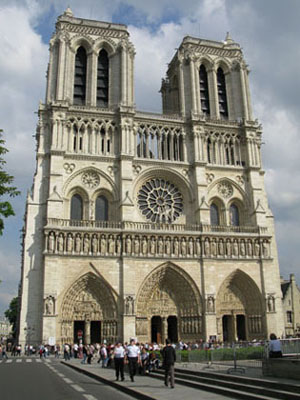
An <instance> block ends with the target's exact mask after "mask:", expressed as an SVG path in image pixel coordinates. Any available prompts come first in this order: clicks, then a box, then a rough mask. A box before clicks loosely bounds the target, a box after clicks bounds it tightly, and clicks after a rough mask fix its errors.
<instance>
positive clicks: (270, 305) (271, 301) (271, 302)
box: [267, 295, 275, 312]
mask: <svg viewBox="0 0 300 400" xmlns="http://www.w3.org/2000/svg"><path fill="white" fill-rule="evenodd" d="M267 309H268V311H269V312H274V311H275V298H274V296H272V295H270V296H268V299H267Z"/></svg>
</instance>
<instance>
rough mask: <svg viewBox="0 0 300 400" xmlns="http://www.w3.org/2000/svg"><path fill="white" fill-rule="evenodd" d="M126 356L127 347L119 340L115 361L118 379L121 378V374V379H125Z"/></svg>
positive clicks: (115, 349) (115, 351)
mask: <svg viewBox="0 0 300 400" xmlns="http://www.w3.org/2000/svg"><path fill="white" fill-rule="evenodd" d="M124 358H125V349H124V347H123V346H122V343H121V342H118V343H117V344H116V346H115V348H114V363H115V370H116V381H118V380H119V375H121V381H124V379H125V378H124Z"/></svg>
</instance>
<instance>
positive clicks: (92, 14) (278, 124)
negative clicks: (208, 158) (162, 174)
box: [0, 0, 300, 314]
mask: <svg viewBox="0 0 300 400" xmlns="http://www.w3.org/2000/svg"><path fill="white" fill-rule="evenodd" d="M68 4H69V5H70V6H71V9H72V11H73V13H74V15H75V16H77V17H82V18H90V19H98V20H102V21H112V22H115V23H124V24H127V25H128V29H129V32H130V35H131V41H132V42H133V44H134V45H135V50H136V58H135V93H136V103H137V108H138V109H139V110H146V111H158V112H159V111H160V110H161V99H160V94H159V93H158V91H159V89H160V83H161V78H163V77H164V74H165V71H166V67H167V65H166V64H167V63H168V62H169V61H170V60H171V58H172V56H173V54H174V51H175V50H174V49H175V48H176V47H178V46H179V44H180V42H181V40H182V38H183V37H184V36H185V35H191V36H197V37H202V38H208V39H213V40H223V39H224V38H225V35H226V32H227V31H230V33H231V36H232V37H233V39H234V40H236V41H237V42H238V43H240V44H241V46H242V47H243V51H244V55H245V58H246V61H247V62H248V64H249V65H250V69H251V74H250V84H251V92H252V100H253V107H254V114H255V116H256V117H257V118H258V119H259V120H260V122H262V123H263V128H264V130H263V141H264V143H265V144H264V146H263V162H264V168H265V170H266V188H267V191H268V194H269V200H270V205H271V208H272V211H273V213H274V216H275V221H276V233H277V242H278V250H279V260H280V269H281V273H282V275H283V276H284V277H285V278H287V277H288V275H289V273H295V274H296V278H297V280H298V283H300V272H299V271H300V269H299V263H298V247H299V237H300V201H299V200H300V160H299V149H300V135H299V132H300V129H299V128H300V113H299V109H300V107H299V102H300V100H299V98H300V97H299V92H300V78H299V69H300V68H299V67H300V47H299V43H298V40H299V37H300V32H299V31H300V26H299V22H298V20H299V15H300V2H299V1H298V0H285V2H282V1H281V0H263V1H262V0H185V1H184V2H183V1H182V0H172V1H171V0H152V1H151V2H149V1H141V0H127V1H119V0H110V1H105V0H87V1H85V2H83V1H82V0H69V1H68ZM66 6H67V4H64V3H63V2H61V1H60V0H52V1H49V0H0V37H1V52H0V91H1V99H0V103H1V104H0V128H2V129H3V130H4V137H5V139H6V142H7V143H6V144H7V147H8V148H9V150H10V152H9V154H7V156H6V160H7V170H8V171H9V173H11V174H13V175H14V176H15V184H16V185H17V186H18V188H19V189H20V190H21V191H22V196H20V197H19V198H16V199H14V200H13V201H12V203H13V205H14V207H15V211H16V216H15V217H13V218H10V219H8V220H7V221H5V222H6V226H5V232H4V235H3V236H2V237H0V279H2V281H3V282H2V284H1V286H0V314H1V313H3V312H4V310H5V309H6V308H7V307H8V304H9V301H10V300H11V298H12V297H13V296H15V295H16V293H17V287H18V283H19V279H20V251H21V247H20V230H21V228H22V225H23V215H24V209H25V200H26V193H27V190H28V189H29V188H30V187H31V185H32V177H33V173H34V169H35V139H34V137H33V136H34V134H35V128H36V123H37V115H36V114H35V112H36V111H37V109H38V103H39V101H40V99H41V100H43V99H44V95H45V88H46V79H45V74H46V68H47V63H48V42H49V39H50V37H51V34H52V32H53V31H54V29H55V21H56V18H57V17H58V15H60V14H62V13H63V11H64V9H65V8H66ZM149 60H151V62H149ZM145 76H146V79H145Z"/></svg>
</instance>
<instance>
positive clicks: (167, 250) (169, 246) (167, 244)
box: [165, 238, 171, 256]
mask: <svg viewBox="0 0 300 400" xmlns="http://www.w3.org/2000/svg"><path fill="white" fill-rule="evenodd" d="M165 249H166V254H167V255H168V256H169V255H170V254H171V242H170V238H167V239H166V244H165Z"/></svg>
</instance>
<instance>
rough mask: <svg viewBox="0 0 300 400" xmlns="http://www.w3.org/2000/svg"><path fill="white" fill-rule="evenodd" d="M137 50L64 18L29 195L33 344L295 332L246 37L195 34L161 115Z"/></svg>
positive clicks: (25, 320)
mask: <svg viewBox="0 0 300 400" xmlns="http://www.w3.org/2000/svg"><path fill="white" fill-rule="evenodd" d="M134 56H135V50H134V47H133V45H132V44H131V42H130V41H129V33H128V31H127V28H126V26H125V25H119V24H113V23H106V22H99V21H92V20H86V19H80V18H75V17H74V16H73V13H72V11H71V10H70V9H67V10H66V12H65V13H64V14H63V15H62V16H60V17H58V19H57V23H56V31H55V33H54V35H53V37H52V39H51V41H50V60H49V67H48V74H47V89H46V100H45V103H43V104H42V103H41V104H40V106H39V112H38V114H39V122H38V127H37V133H36V139H37V152H36V160H37V164H36V172H35V176H34V184H33V188H32V191H31V192H30V193H29V194H28V197H27V205H26V216H25V229H24V240H23V265H22V280H21V313H20V328H19V341H20V343H23V344H24V343H28V342H31V343H32V344H33V343H35V344H38V343H42V342H43V343H49V342H52V343H53V342H56V343H60V344H62V343H65V342H78V341H79V340H82V341H83V342H85V343H95V342H103V341H107V342H113V341H115V340H117V339H122V340H124V341H127V340H129V338H130V337H137V338H138V340H139V341H141V342H146V341H147V342H149V341H155V342H162V341H163V340H164V339H165V338H166V337H170V339H171V340H172V341H174V342H176V341H178V340H179V339H182V340H185V341H195V340H200V339H203V340H209V339H218V340H221V341H234V340H253V339H262V338H265V337H266V336H267V335H268V334H269V333H270V332H275V333H276V334H278V335H282V333H283V330H284V323H283V315H282V302H281V289H280V275H279V266H278V258H277V247H276V242H275V236H274V220H273V216H272V213H271V211H270V209H269V206H268V201H267V195H266V192H265V188H264V171H263V169H262V164H261V150H260V146H261V137H262V129H261V126H260V125H259V123H258V122H257V120H254V119H253V116H252V109H251V100H250V91H249V84H248V72H249V71H248V69H247V65H246V63H245V60H244V58H243V54H242V50H241V48H240V46H239V44H237V43H236V42H234V41H233V40H232V39H231V38H230V36H229V35H227V37H226V40H225V41H224V42H217V41H211V40H203V39H198V38H193V37H189V36H187V37H185V38H184V39H183V41H182V43H181V44H180V46H179V48H178V49H177V51H176V53H175V55H174V57H173V59H172V60H171V62H170V63H169V65H168V70H167V73H166V78H165V79H163V81H162V86H161V94H162V104H163V112H162V114H154V113H145V112H139V111H137V110H136V108H135V103H134ZM153 84H156V83H153Z"/></svg>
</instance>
